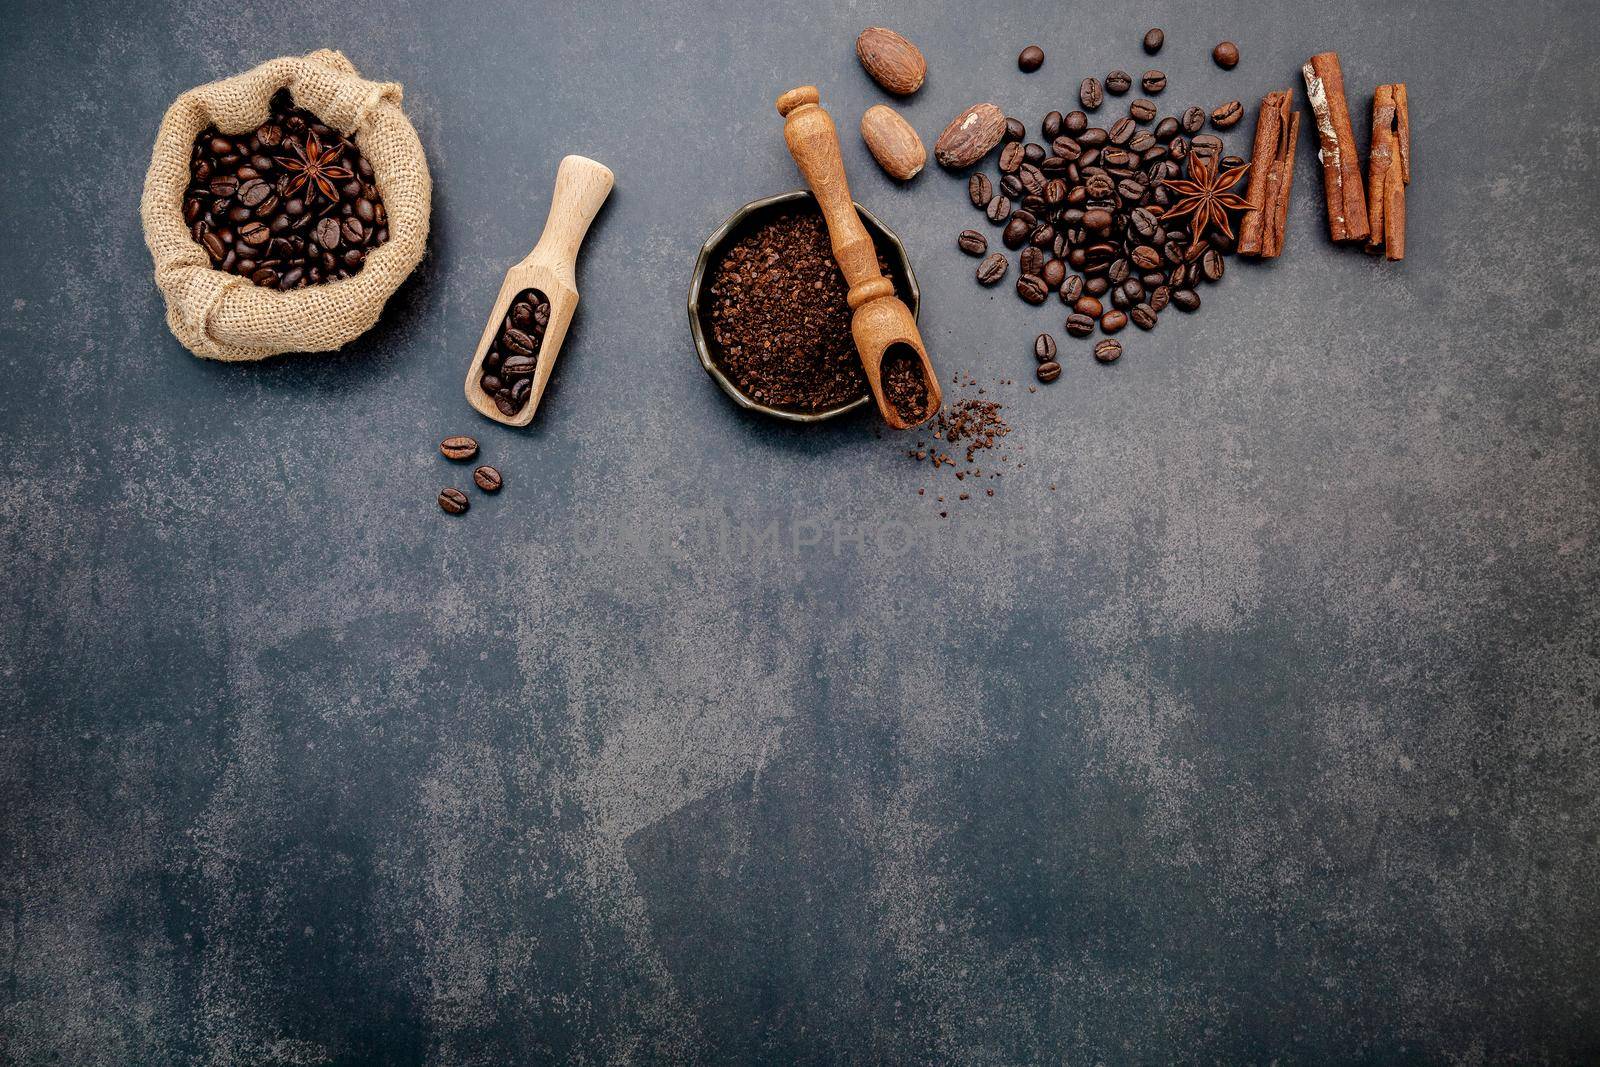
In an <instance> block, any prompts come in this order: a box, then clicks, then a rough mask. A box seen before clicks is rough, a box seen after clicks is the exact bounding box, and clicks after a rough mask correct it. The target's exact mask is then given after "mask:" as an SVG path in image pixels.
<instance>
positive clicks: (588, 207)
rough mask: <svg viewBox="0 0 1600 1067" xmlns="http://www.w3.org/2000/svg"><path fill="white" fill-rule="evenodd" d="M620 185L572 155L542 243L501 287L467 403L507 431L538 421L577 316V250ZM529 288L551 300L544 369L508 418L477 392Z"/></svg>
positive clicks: (471, 371)
mask: <svg viewBox="0 0 1600 1067" xmlns="http://www.w3.org/2000/svg"><path fill="white" fill-rule="evenodd" d="M615 181H616V179H615V177H614V176H613V175H612V173H611V171H610V170H609V169H608V168H606V167H604V166H602V165H600V164H599V163H596V162H595V161H594V160H592V159H585V158H584V157H583V156H568V157H566V158H565V159H563V160H562V161H561V166H560V168H559V169H558V170H557V171H556V189H555V192H554V193H553V194H551V197H550V215H549V217H548V218H546V219H545V223H544V233H542V234H540V235H539V243H538V244H537V245H535V246H534V248H533V251H532V252H530V253H528V257H527V258H526V259H524V260H523V261H522V262H521V263H518V264H517V265H516V266H514V267H512V268H511V269H510V270H508V271H506V277H505V281H503V282H501V283H500V295H499V296H497V297H495V300H494V310H493V311H491V312H490V314H489V323H488V325H487V326H485V327H484V328H483V336H482V337H481V338H479V340H478V350H477V352H476V353H474V354H473V357H472V365H471V366H470V367H468V368H467V403H469V404H471V405H472V406H473V408H475V409H476V410H477V412H478V414H480V415H482V416H484V417H485V418H489V419H493V420H494V421H496V422H501V423H504V424H505V425H507V426H526V425H528V423H530V422H532V421H533V413H534V412H535V411H537V410H538V408H539V399H540V398H541V397H543V396H544V388H545V386H546V385H547V384H548V383H549V381H550V371H551V370H552V369H553V368H554V367H555V363H556V357H557V356H558V355H560V354H561V342H562V341H564V340H565V339H566V336H567V326H568V325H569V324H570V323H571V322H572V313H573V312H574V311H575V310H577V307H578V279H577V273H576V271H577V265H578V249H579V247H581V246H582V244H583V238H584V235H585V234H587V233H588V232H589V224H590V223H591V222H593V221H594V217H595V215H596V214H597V213H598V212H599V211H600V206H601V205H602V204H604V203H605V202H606V197H608V196H610V195H611V186H612V184H613V183H614V182H615ZM525 289H537V290H539V291H540V292H542V293H544V295H545V299H547V300H549V301H550V321H549V323H548V324H547V325H546V326H545V331H544V339H543V341H541V342H540V344H539V364H538V367H537V368H536V369H535V370H534V372H533V391H532V392H531V393H530V394H529V395H528V402H527V403H526V404H525V405H523V408H522V410H521V411H519V412H517V413H516V414H515V415H506V414H504V413H502V412H501V410H500V409H499V408H498V407H496V406H495V402H494V397H492V396H490V395H489V394H488V393H485V392H484V391H483V390H482V389H480V388H479V387H478V379H479V378H481V377H483V358H484V357H485V356H487V355H488V354H489V348H490V346H492V345H493V344H494V342H495V338H496V337H497V336H498V335H499V332H500V324H501V323H502V322H504V321H505V317H506V312H507V311H508V310H509V309H510V307H511V302H512V301H513V300H515V299H516V298H517V295H518V294H520V293H521V292H522V291H523V290H525Z"/></svg>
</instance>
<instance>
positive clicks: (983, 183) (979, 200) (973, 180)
mask: <svg viewBox="0 0 1600 1067" xmlns="http://www.w3.org/2000/svg"><path fill="white" fill-rule="evenodd" d="M967 199H968V200H971V201H972V206H973V207H979V208H982V207H988V206H989V201H990V200H993V199H994V188H993V186H992V185H991V184H990V182H989V176H988V175H987V174H974V175H973V176H972V177H970V178H968V179H967Z"/></svg>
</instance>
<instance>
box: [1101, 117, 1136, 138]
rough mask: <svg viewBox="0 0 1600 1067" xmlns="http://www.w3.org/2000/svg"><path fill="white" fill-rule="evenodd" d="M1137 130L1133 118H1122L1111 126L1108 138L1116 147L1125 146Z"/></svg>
mask: <svg viewBox="0 0 1600 1067" xmlns="http://www.w3.org/2000/svg"><path fill="white" fill-rule="evenodd" d="M1137 128H1138V127H1137V126H1136V125H1135V124H1134V121H1133V120H1132V119H1131V118H1121V119H1118V120H1117V121H1116V122H1113V123H1112V124H1111V129H1109V130H1107V131H1106V137H1107V139H1108V140H1110V142H1111V143H1112V144H1114V145H1125V144H1127V143H1128V141H1129V139H1131V138H1132V137H1133V134H1134V130H1136V129H1137Z"/></svg>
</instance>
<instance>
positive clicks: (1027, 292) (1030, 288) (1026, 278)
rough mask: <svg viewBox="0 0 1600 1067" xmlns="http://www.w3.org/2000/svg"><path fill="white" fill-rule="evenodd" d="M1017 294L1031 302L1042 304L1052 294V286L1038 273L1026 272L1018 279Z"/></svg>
mask: <svg viewBox="0 0 1600 1067" xmlns="http://www.w3.org/2000/svg"><path fill="white" fill-rule="evenodd" d="M1017 295H1018V296H1020V297H1022V299H1024V300H1026V301H1027V302H1028V303H1030V304H1042V303H1044V300H1045V297H1047V296H1049V295H1050V287H1049V286H1048V285H1046V284H1045V283H1044V279H1043V278H1041V277H1039V276H1038V275H1037V274H1024V275H1022V276H1021V277H1020V278H1018V279H1017Z"/></svg>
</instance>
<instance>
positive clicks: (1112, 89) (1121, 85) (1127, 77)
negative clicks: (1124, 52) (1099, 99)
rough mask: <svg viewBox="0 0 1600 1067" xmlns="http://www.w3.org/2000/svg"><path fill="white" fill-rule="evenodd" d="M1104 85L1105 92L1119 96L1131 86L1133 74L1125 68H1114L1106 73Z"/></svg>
mask: <svg viewBox="0 0 1600 1067" xmlns="http://www.w3.org/2000/svg"><path fill="white" fill-rule="evenodd" d="M1105 87H1106V92H1108V93H1111V94H1113V95H1115V96H1121V95H1122V94H1123V93H1125V92H1127V91H1128V90H1129V89H1132V88H1133V75H1132V74H1129V73H1128V72H1127V71H1125V70H1114V71H1112V72H1111V73H1110V74H1107V75H1106V81H1105Z"/></svg>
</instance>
